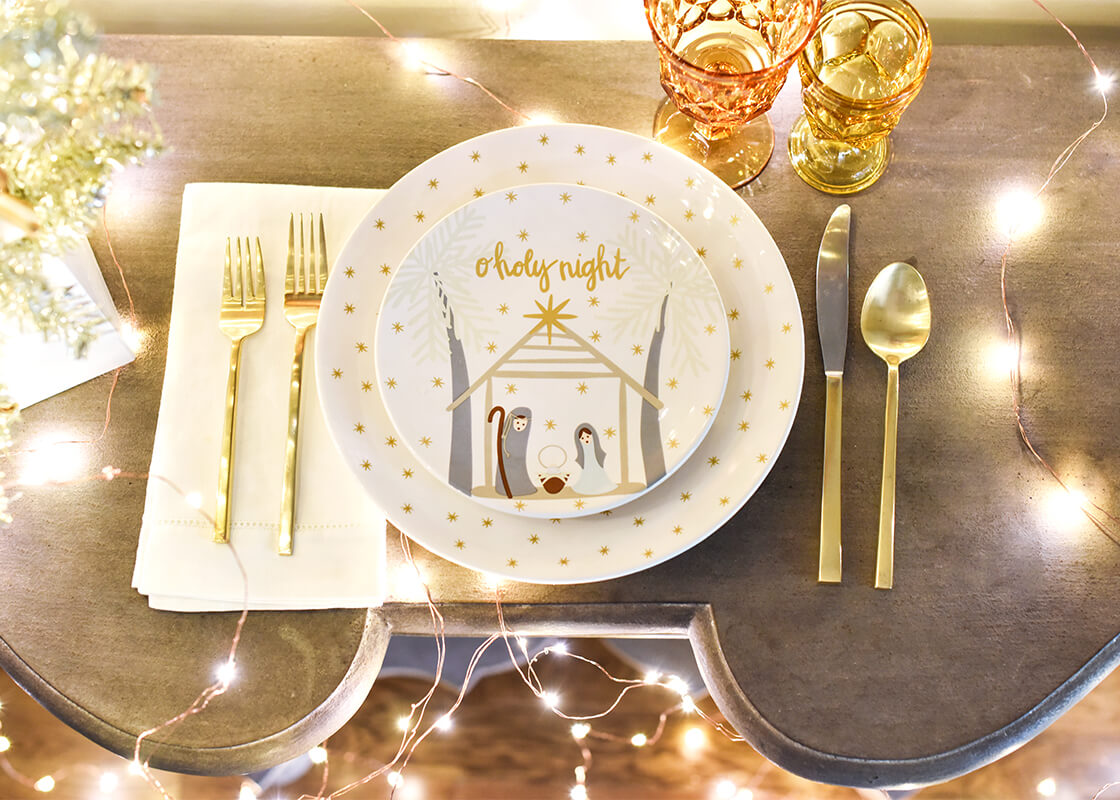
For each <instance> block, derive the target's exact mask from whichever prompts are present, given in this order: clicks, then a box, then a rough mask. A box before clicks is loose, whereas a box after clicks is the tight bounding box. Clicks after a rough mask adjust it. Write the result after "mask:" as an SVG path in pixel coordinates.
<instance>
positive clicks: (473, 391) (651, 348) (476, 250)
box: [375, 184, 730, 517]
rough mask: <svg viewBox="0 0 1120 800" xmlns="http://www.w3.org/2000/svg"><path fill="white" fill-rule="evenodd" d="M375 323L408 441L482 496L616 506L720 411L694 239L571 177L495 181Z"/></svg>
mask: <svg viewBox="0 0 1120 800" xmlns="http://www.w3.org/2000/svg"><path fill="white" fill-rule="evenodd" d="M377 324H378V329H377V345H376V347H375V358H376V366H377V373H378V383H379V386H380V390H381V395H382V398H383V399H384V401H385V407H386V409H387V410H388V412H389V415H390V417H391V420H392V422H393V427H394V428H395V429H396V431H397V432H398V433H399V440H400V442H401V443H403V444H404V445H405V446H407V447H408V448H409V450H410V452H411V453H412V454H413V455H415V456H416V459H417V460H418V461H419V462H420V463H421V464H422V465H423V466H424V468H426V469H428V470H430V471H431V472H432V473H433V474H435V475H436V476H437V477H439V478H440V480H442V481H444V482H445V483H447V484H448V485H449V486H451V487H453V488H455V489H456V490H458V491H460V492H462V493H463V494H465V495H468V496H470V497H472V498H473V499H475V500H477V501H478V502H479V503H480V504H482V505H486V506H490V507H493V508H497V509H501V510H504V511H509V512H512V513H520V514H525V515H528V516H541V517H563V516H579V515H584V514H590V513H597V512H601V511H605V510H609V509H610V508H613V507H614V506H617V505H620V504H621V503H624V502H626V501H628V500H630V499H633V498H634V497H636V496H638V495H640V494H642V493H643V492H645V491H647V490H648V489H649V488H651V487H653V486H655V485H656V484H658V483H659V482H660V481H661V480H663V479H664V478H665V477H666V476H668V475H670V474H671V473H672V472H673V470H674V469H675V468H676V467H677V466H679V465H680V464H681V463H683V461H684V460H685V458H687V456H688V455H689V454H690V453H691V452H692V451H693V450H694V449H695V447H696V445H697V444H698V443H699V442H700V440H701V439H702V438H703V435H704V434H705V433H706V431H707V429H708V427H709V426H710V424H711V421H712V419H713V418H714V415H715V410H716V409H717V408H718V406H719V403H720V400H721V399H722V395H723V390H724V386H725V383H726V377H727V370H728V363H729V355H728V354H729V348H730V346H729V342H728V330H727V320H726V316H725V314H724V311H723V307H722V304H721V303H720V299H719V294H718V292H717V290H716V287H715V284H714V283H713V281H712V278H711V275H710V274H709V273H708V271H707V268H706V266H705V265H704V263H703V261H702V260H701V259H700V257H699V256H698V254H697V253H696V251H695V250H693V249H692V247H691V246H690V245H689V244H688V243H687V242H685V241H684V240H683V239H682V238H681V237H680V236H679V234H677V233H676V232H675V231H673V229H672V228H670V227H669V226H668V225H667V224H666V223H664V222H663V221H661V220H660V219H659V218H657V217H656V216H654V215H652V214H650V213H648V212H646V211H645V210H643V209H642V208H641V207H639V206H637V205H636V204H634V203H631V202H630V201H627V200H625V199H624V198H621V197H617V196H615V195H612V194H609V193H607V192H602V191H599V190H592V189H586V188H584V187H578V186H562V185H556V184H538V185H533V186H525V187H520V188H519V189H516V190H512V191H507V192H504V193H501V194H496V195H487V196H484V197H482V198H480V199H478V200H475V201H473V202H471V203H468V204H467V205H466V206H464V207H462V208H460V209H459V210H458V211H456V212H454V213H453V214H451V215H450V216H449V217H447V218H446V219H444V220H443V221H441V222H439V223H437V224H436V225H435V226H434V227H433V228H432V229H431V230H429V231H428V233H427V234H425V236H424V237H422V238H421V240H420V241H419V242H418V243H417V245H416V247H415V248H414V249H413V250H412V251H411V252H410V253H409V255H408V256H407V257H406V258H405V260H404V261H403V262H402V263H401V266H400V268H399V269H398V270H397V271H396V273H395V274H394V275H393V277H392V280H391V284H390V286H389V290H388V292H387V293H386V298H385V302H384V304H383V306H382V309H381V313H380V315H379V318H378V323H377ZM472 376H474V377H473V378H472ZM393 438H394V439H396V438H398V437H393Z"/></svg>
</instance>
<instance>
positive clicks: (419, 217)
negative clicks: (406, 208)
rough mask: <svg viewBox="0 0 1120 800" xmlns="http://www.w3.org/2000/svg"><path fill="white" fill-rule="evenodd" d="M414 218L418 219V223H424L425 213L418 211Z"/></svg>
mask: <svg viewBox="0 0 1120 800" xmlns="http://www.w3.org/2000/svg"><path fill="white" fill-rule="evenodd" d="M412 216H414V217H416V221H417V222H423V221H424V212H423V211H417V212H416V213H415V214H413V215H412Z"/></svg>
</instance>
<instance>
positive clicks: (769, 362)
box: [765, 358, 776, 369]
mask: <svg viewBox="0 0 1120 800" xmlns="http://www.w3.org/2000/svg"><path fill="white" fill-rule="evenodd" d="M775 363H776V362H775V361H774V359H772V358H768V359H766V364H765V366H766V369H774V364H775Z"/></svg>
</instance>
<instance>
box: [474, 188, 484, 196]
mask: <svg viewBox="0 0 1120 800" xmlns="http://www.w3.org/2000/svg"><path fill="white" fill-rule="evenodd" d="M472 194H473V195H474V196H475V197H482V195H484V194H486V192H484V191H482V187H481V186H476V187H474V191H473V192H472Z"/></svg>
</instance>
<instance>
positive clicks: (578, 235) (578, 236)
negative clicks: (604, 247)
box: [576, 231, 587, 242]
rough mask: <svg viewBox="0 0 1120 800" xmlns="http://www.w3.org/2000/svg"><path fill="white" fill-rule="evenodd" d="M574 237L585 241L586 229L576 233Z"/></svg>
mask: <svg viewBox="0 0 1120 800" xmlns="http://www.w3.org/2000/svg"><path fill="white" fill-rule="evenodd" d="M576 238H577V239H578V240H579V241H581V242H586V241H587V231H580V232H579V233H577V234H576Z"/></svg>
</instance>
